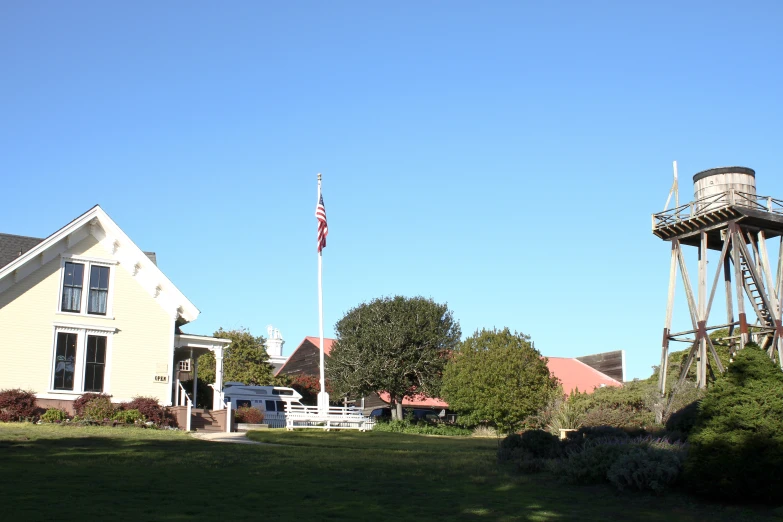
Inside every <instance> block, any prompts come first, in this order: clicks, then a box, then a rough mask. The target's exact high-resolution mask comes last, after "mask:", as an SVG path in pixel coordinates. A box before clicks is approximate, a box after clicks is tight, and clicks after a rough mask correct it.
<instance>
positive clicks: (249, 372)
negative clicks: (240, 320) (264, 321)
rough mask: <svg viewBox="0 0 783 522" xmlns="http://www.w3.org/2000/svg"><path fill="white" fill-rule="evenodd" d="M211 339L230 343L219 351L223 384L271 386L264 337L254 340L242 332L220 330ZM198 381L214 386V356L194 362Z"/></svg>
mask: <svg viewBox="0 0 783 522" xmlns="http://www.w3.org/2000/svg"><path fill="white" fill-rule="evenodd" d="M214 337H217V338H220V339H231V344H230V345H228V347H227V348H226V349H225V350H224V351H223V382H224V383H225V382H229V381H235V382H242V383H245V384H250V385H256V386H269V385H271V384H273V383H274V382H275V378H274V371H273V369H274V368H273V366H272V365H271V364H269V362H268V361H269V355H268V354H267V353H266V347H264V341H265V339H264V337H263V336H260V335H259V336H258V337H256V336H254V335H253V334H251V333H250V331H249V330H248V329H246V328H239V329H235V330H223V328H220V329H219V330H218V331H217V332H215V333H214ZM198 376H199V380H204V381H205V382H215V356H214V354H212V353H211V352H210V353H207V354H205V355H202V356H201V357H199V359H198Z"/></svg>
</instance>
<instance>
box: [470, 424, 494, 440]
mask: <svg viewBox="0 0 783 522" xmlns="http://www.w3.org/2000/svg"><path fill="white" fill-rule="evenodd" d="M470 436H471V437H482V438H493V439H494V438H496V437H497V436H498V430H496V429H495V428H493V427H492V426H476V427H475V428H473V433H471V434H470Z"/></svg>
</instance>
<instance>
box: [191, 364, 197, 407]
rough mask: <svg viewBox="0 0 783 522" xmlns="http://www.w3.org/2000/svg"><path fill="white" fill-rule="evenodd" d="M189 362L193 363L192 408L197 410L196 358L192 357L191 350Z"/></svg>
mask: <svg viewBox="0 0 783 522" xmlns="http://www.w3.org/2000/svg"><path fill="white" fill-rule="evenodd" d="M190 360H191V361H193V407H195V408H198V406H197V404H198V403H197V402H196V393H198V362H197V361H198V358H196V357H193V350H191V351H190Z"/></svg>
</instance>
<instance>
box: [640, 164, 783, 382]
mask: <svg viewBox="0 0 783 522" xmlns="http://www.w3.org/2000/svg"><path fill="white" fill-rule="evenodd" d="M693 183H694V200H693V201H692V202H690V203H688V204H685V205H682V206H677V208H674V209H671V210H665V211H663V212H660V213H658V214H653V216H652V229H653V234H655V235H656V236H658V237H659V238H661V239H663V240H664V241H669V242H671V245H672V248H671V251H672V254H671V266H670V269H669V297H668V302H667V305H666V322H665V325H664V328H663V345H662V349H661V368H660V371H659V379H658V385H659V390H660V392H661V394H664V393H665V392H666V370H667V362H668V355H669V343H670V342H672V341H676V342H684V343H688V344H690V345H691V348H690V351H689V352H688V358H687V360H686V363H685V366H684V367H683V369H682V374H681V375H680V380H679V381H680V383H682V382H683V381H684V380H685V376H686V375H687V373H688V370H689V368H690V366H691V364H693V362H694V361H695V362H696V379H697V384H698V386H699V387H701V388H704V387H705V386H706V384H707V371H708V364H710V366H711V367H712V368H715V369H717V370H718V371H720V372H723V371H724V368H723V365H722V364H721V362H720V359H719V358H718V355H717V352H716V350H715V345H724V346H729V349H730V351H731V353H732V354H733V353H735V352H736V350H739V349H742V348H744V346H745V343H747V342H749V341H755V342H756V343H757V344H759V345H760V346H761V347H762V348H764V349H766V350H767V353H768V354H769V356H770V357H771V358H772V359H773V360H777V361H778V363H779V364H780V365H781V368H783V325H782V323H781V299H783V296H782V295H781V279H783V200H780V199H775V198H772V197H768V196H759V195H757V194H756V173H755V171H753V170H752V169H749V168H745V167H723V168H717V169H710V170H705V171H703V172H699V173H698V174H696V175H695V176H693ZM676 185H677V182H676V163H675V186H674V187H673V190H674V189H676V188H677V186H676ZM670 196H671V194H670ZM667 206H668V202H667ZM775 237H780V238H781V240H780V245H779V246H778V248H777V253H778V258H777V263H776V270H775V271H774V272H773V271H772V265H771V264H770V255H769V253H768V240H769V239H772V238H775ZM770 243H771V242H770ZM684 246H693V247H696V248H695V249H685V248H683V247H684ZM693 250H695V251H696V252H697V253H698V262H699V264H698V267H699V268H698V282H697V285H696V292H695V293H694V291H693V287H692V285H691V280H690V278H689V277H688V270H687V267H686V262H685V252H686V251H693ZM709 250H716V251H720V258H719V260H718V265H717V267H716V270H715V275H714V277H713V279H712V286H711V287H710V290H709V294H708V293H707V290H708V270H707V252H708V251H709ZM774 253H775V252H774V251H773V254H774ZM678 267H679V271H680V273H681V274H682V282H683V286H684V289H685V297H686V299H687V301H688V310H689V312H690V317H691V323H692V326H693V328H692V329H690V330H687V331H684V332H677V333H672V332H671V323H672V312H673V307H674V289H675V283H676V279H677V268H678ZM719 286H723V292H721V293H725V297H726V320H725V321H720V320H715V321H710V310H711V309H712V304H713V300H714V298H715V293H716V290H717V289H718V287H719ZM747 304H749V305H750V309H751V311H752V312H753V314H752V316H751V317H750V318H749V317H748V315H747V314H746V311H747V310H746V308H747V306H746V305H747ZM735 305H736V311H737V316H736V317H735V315H734V310H735ZM719 329H728V335H727V336H724V337H721V338H720V339H710V337H709V333H710V332H711V331H714V330H719ZM710 358H711V359H712V362H710ZM713 364H714V365H713Z"/></svg>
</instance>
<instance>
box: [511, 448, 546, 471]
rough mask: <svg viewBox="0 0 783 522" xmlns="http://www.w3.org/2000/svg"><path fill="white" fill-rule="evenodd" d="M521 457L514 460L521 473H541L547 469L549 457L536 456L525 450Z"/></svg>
mask: <svg viewBox="0 0 783 522" xmlns="http://www.w3.org/2000/svg"><path fill="white" fill-rule="evenodd" d="M520 457H521V458H519V459H517V460H515V461H514V464H515V465H516V468H517V471H519V472H520V473H541V472H542V471H544V470H545V469H547V462H548V461H547V459H542V458H538V457H534V456H532V455H531V454H530V453H527V452H524V451H523V452H522V453H521V454H520Z"/></svg>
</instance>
